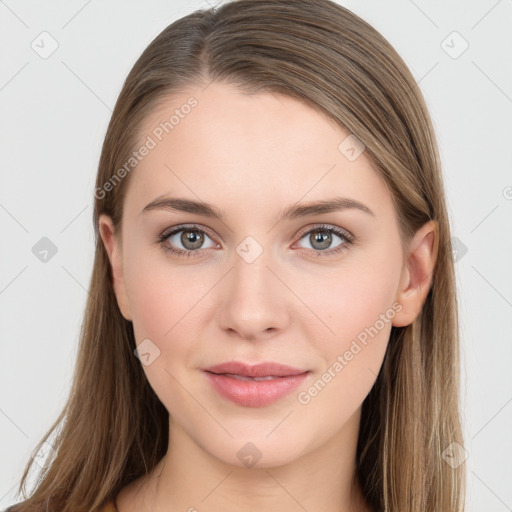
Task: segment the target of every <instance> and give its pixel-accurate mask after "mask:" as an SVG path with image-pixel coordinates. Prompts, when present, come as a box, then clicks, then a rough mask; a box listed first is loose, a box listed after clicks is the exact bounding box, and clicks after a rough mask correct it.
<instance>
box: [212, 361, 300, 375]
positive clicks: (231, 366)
mask: <svg viewBox="0 0 512 512" xmlns="http://www.w3.org/2000/svg"><path fill="white" fill-rule="evenodd" d="M204 371H207V372H211V373H230V374H233V375H244V376H246V377H269V376H273V377H289V376H292V375H300V374H301V373H305V372H307V371H308V370H300V369H299V368H294V367H293V366H288V365H286V364H281V363H274V362H264V363H258V364H247V363H243V362H241V361H228V362H226V363H220V364H216V365H215V366H210V367H208V368H204Z"/></svg>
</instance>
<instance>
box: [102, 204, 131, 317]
mask: <svg viewBox="0 0 512 512" xmlns="http://www.w3.org/2000/svg"><path fill="white" fill-rule="evenodd" d="M98 228H99V232H100V236H101V239H102V241H103V245H104V246H105V250H106V251H107V254H108V258H109V260H110V265H111V268H112V280H113V283H112V285H113V287H114V293H115V294H116V298H117V305H118V306H119V309H120V310H121V314H122V315H123V317H124V318H126V320H129V321H131V320H132V315H131V310H130V303H129V302H128V294H127V293H126V284H125V281H124V274H123V264H122V263H123V261H122V253H121V247H120V245H121V243H120V240H119V237H117V236H116V232H115V228H114V224H113V222H112V219H111V218H110V217H109V216H108V215H105V214H102V215H100V218H99V221H98Z"/></svg>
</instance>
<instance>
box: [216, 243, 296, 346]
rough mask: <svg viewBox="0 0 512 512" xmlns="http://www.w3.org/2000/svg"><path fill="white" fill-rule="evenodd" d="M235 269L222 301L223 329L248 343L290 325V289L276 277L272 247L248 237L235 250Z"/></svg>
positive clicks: (228, 281) (233, 259)
mask: <svg viewBox="0 0 512 512" xmlns="http://www.w3.org/2000/svg"><path fill="white" fill-rule="evenodd" d="M267 243H268V245H270V244H269V242H267ZM232 265H233V269H232V271H231V272H230V277H229V278H228V279H227V281H226V285H225V289H224V293H225V300H224V301H222V303H223V306H222V307H223V311H222V313H221V321H222V327H223V328H225V329H231V330H235V331H237V332H238V333H239V335H240V336H241V337H244V338H248V339H252V338H257V337H258V336H259V335H261V334H262V333H264V332H265V331H268V330H269V329H277V330H279V329H282V328H283V327H284V326H285V325H286V323H287V322H288V318H287V315H288V313H287V311H288V308H287V307H286V301H287V297H286V287H285V286H284V285H283V284H282V283H281V282H280V280H279V279H278V278H277V277H276V275H275V270H274V269H273V267H275V266H276V258H275V255H274V254H272V250H271V249H270V247H264V246H263V244H261V243H259V241H258V240H256V238H254V237H252V236H248V237H246V238H245V239H243V240H242V242H240V243H239V244H238V246H237V247H236V248H235V252H234V254H233V258H232ZM270 269H273V271H272V270H270Z"/></svg>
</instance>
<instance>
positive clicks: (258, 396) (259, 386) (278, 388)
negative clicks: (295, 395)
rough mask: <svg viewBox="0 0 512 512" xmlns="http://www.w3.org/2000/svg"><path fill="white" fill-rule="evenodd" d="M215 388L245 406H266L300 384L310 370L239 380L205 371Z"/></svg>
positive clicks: (229, 398) (224, 395)
mask: <svg viewBox="0 0 512 512" xmlns="http://www.w3.org/2000/svg"><path fill="white" fill-rule="evenodd" d="M205 373H206V375H207V376H208V379H209V380H210V383H211V384H212V386H213V387H214V389H215V390H216V391H217V392H218V393H219V394H221V395H222V396H223V397H225V398H227V399H228V400H231V401H232V402H235V404H238V405H242V406H244V407H264V406H265V405H269V404H271V403H273V402H276V401H277V400H279V399H280V398H282V397H284V396H285V395H287V394H288V393H291V392H292V391H293V390H294V389H296V388H297V387H298V386H300V385H301V384H302V383H303V382H304V380H305V379H306V377H307V376H308V375H309V373H310V372H305V373H301V374H299V375H291V376H288V377H276V378H275V379H269V380H260V381H256V380H238V379H235V378H233V377H229V376H227V375H224V374H216V373H211V372H205Z"/></svg>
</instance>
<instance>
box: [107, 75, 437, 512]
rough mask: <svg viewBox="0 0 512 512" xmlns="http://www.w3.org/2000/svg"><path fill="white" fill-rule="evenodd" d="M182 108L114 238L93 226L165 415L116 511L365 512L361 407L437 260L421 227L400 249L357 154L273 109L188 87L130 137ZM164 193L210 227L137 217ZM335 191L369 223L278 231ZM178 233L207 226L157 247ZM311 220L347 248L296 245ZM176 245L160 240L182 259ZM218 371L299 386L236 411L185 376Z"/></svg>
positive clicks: (288, 103)
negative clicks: (154, 449)
mask: <svg viewBox="0 0 512 512" xmlns="http://www.w3.org/2000/svg"><path fill="white" fill-rule="evenodd" d="M191 95H192V96H194V97H195V98H196V99H197V101H198V105H197V106H196V107H195V108H194V109H193V110H192V111H191V113H190V114H189V115H188V116H186V117H184V118H183V119H180V123H179V124H178V125H177V126H175V127H174V129H173V130H172V132H170V133H169V134H168V135H167V136H166V137H165V138H164V139H163V140H162V141H161V142H159V144H158V145H157V147H156V148H154V149H152V150H151V152H150V153H149V154H148V155H147V156H146V157H145V158H144V159H143V160H142V161H141V162H140V163H139V164H138V166H137V167H136V169H135V170H134V171H133V174H132V176H131V178H130V179H131V180H132V181H131V182H130V185H129V187H128V192H127V195H126V198H125V204H124V211H123V219H122V228H121V231H120V232H116V230H115V229H114V226H113V225H112V222H111V219H110V218H109V217H107V216H105V215H103V216H102V217H101V218H100V225H99V227H100V233H101V237H102V240H103V243H104V245H105V248H106V250H107V252H108V255H109V258H110V262H111V265H112V269H113V280H114V289H115V293H116V297H117V301H118V304H119V308H120V310H121V312H122V314H123V316H124V317H125V318H126V319H128V320H131V321H132V322H133V328H134V333H135V339H136V342H137V344H139V343H141V342H142V340H144V339H146V338H149V339H150V340H151V342H152V343H154V345H156V346H157V347H158V349H159V350H160V355H159V356H158V357H157V358H156V359H155V360H154V361H153V362H152V363H151V364H150V365H148V366H144V367H143V368H144V371H145V373H146V375H147V378H148V380H149V383H150V384H151V386H152V388H153V389H154V391H155V393H156V394H157V395H158V397H159V399H160V400H161V401H162V403H163V404H164V405H165V407H166V408H167V410H168V411H169V413H170V423H169V425H170V436H169V450H168V452H167V454H166V456H165V457H164V458H163V459H162V460H161V461H160V463H159V464H158V466H157V467H156V468H155V469H154V470H153V471H152V472H151V474H150V478H143V477H141V478H139V479H138V480H136V481H135V482H133V483H131V484H130V485H128V486H127V487H125V488H124V489H123V490H122V491H121V493H120V494H119V495H118V497H117V505H118V508H119V510H120V511H121V512H131V511H135V510H137V511H146V510H148V511H149V510H183V511H187V510H189V511H193V510H198V511H200V512H203V511H208V512H217V511H218V512H220V511H222V512H230V511H235V510H236V511H239V510H245V511H261V510H265V511H269V512H272V511H280V512H282V511H283V510H285V511H290V512H291V511H303V510H304V509H305V510H309V511H314V510H322V511H325V512H334V511H336V512H339V511H344V512H350V511H356V510H357V511H362V510H369V508H367V507H366V505H365V504H364V503H363V501H362V498H361V492H360V490H359V488H358V486H357V484H356V483H355V480H354V476H355V456H356V443H357V437H358V429H359V422H360V413H361V404H362V402H363V400H364V398H365V397H366V396H367V394H368V393H369V391H370V389H371V388H372V386H373V384H374V382H375V379H376V376H377V374H378V371H379V369H380V367H381V364H382V361H383V357H384V354H385V351H386V347H387V344H388V341H389V334H390V331H391V326H392V325H395V326H404V325H408V324H410V323H411V322H412V321H413V320H414V318H416V316H417V315H418V314H419V312H420V310H421V307H422V304H423V302H424V300H425V298H426V295H427V293H428V290H429V286H430V284H431V273H432V270H433V268H434V264H435V259H436V256H437V244H438V233H437V227H436V224H435V223H434V222H432V221H431V222H429V223H427V224H425V225H424V226H423V227H422V228H421V229H420V230H418V231H417V232H416V234H415V235H414V237H413V238H412V239H410V240H409V241H407V245H406V251H405V252H404V251H403V250H402V246H401V239H400V233H399V228H398V219H397V214H396V211H395V209H394V206H393V202H392V198H391V195H390V193H389V191H388V189H387V187H386V185H385V183H384V181H383V180H382V179H381V177H380V176H379V175H378V173H377V172H376V171H375V169H374V167H373V164H372V162H371V160H370V158H369V156H368V153H367V152H366V151H364V152H363V153H362V154H361V155H360V156H359V158H357V159H356V160H354V161H350V160H349V159H347V158H346V156H345V155H344V154H342V153H341V152H340V151H339V149H338V146H339V144H340V142H341V141H343V140H344V139H345V137H346V136H347V135H349V132H348V131H346V130H344V129H343V128H341V127H340V126H338V125H337V124H335V123H334V122H333V121H332V120H330V119H329V118H328V117H326V116H324V115H323V114H321V113H319V112H318V111H316V110H313V109H312V108H310V107H309V106H307V105H305V104H303V103H302V102H299V101H297V100H296V99H293V98H291V97H288V96H284V95H280V94H273V93H268V92H265V93H258V94H256V95H247V94H245V93H243V92H241V91H240V90H239V89H238V88H236V87H235V86H234V85H228V84H221V83H212V84H210V85H209V86H208V87H207V88H206V89H205V90H203V87H199V86H197V87H190V88H189V89H187V90H186V91H185V90H183V91H182V92H180V93H176V94H173V95H172V96H170V97H168V98H167V99H166V102H165V104H163V105H161V106H160V107H159V108H158V110H155V111H154V112H152V113H151V114H150V115H149V117H148V118H147V123H146V124H145V126H144V127H143V128H142V130H141V140H144V139H145V137H146V136H147V135H148V134H150V133H151V129H152V128H153V127H155V126H158V124H159V123H160V122H162V121H164V120H165V119H168V117H169V112H171V111H174V109H176V108H179V107H180V106H181V105H183V104H185V103H186V101H187V99H188V98H189V97H190V96H191ZM162 194H167V195H172V196H173V197H184V198H188V199H192V200H201V201H205V202H208V203H210V204H212V205H214V206H216V207H217V208H219V209H222V210H224V212H225V218H224V219H223V221H220V220H218V219H212V218H208V217H204V216H202V215H199V214H195V213H194V214H192V213H184V212H178V211H172V210H163V209H162V210H151V211H147V212H145V213H143V214H141V213H140V212H141V211H142V210H143V208H144V207H145V206H146V205H147V204H148V203H149V202H151V201H153V200H154V199H155V198H157V197H159V196H161V195H162ZM335 195H339V196H343V197H347V198H351V199H353V200H357V201H359V202H361V203H363V204H364V205H366V206H367V207H368V208H370V209H371V211H372V212H373V214H374V215H370V214H368V213H365V212H363V211H361V210H358V209H354V208H351V209H345V210H342V211H336V212H330V213H322V214H316V215H313V216H310V217H306V218H297V219H293V220H286V221H283V222H279V223H278V222H277V218H278V215H279V213H280V212H281V210H282V209H283V208H284V207H286V206H288V205H293V204H296V203H297V202H300V203H306V202H310V201H315V200H322V199H328V198H332V197H333V196H335ZM181 223H194V224H197V225H198V227H200V228H202V229H204V230H205V231H206V235H205V237H204V242H203V245H202V246H200V249H199V250H198V249H196V252H195V253H194V254H192V255H191V256H190V257H179V256H176V255H173V254H171V253H169V252H166V251H165V250H164V249H163V246H162V245H159V244H158V243H156V239H157V238H158V236H159V235H160V234H162V233H164V232H165V231H169V228H171V227H172V226H176V225H178V224H181ZM319 223H321V224H327V225H328V226H337V227H339V228H342V229H345V230H347V231H348V232H349V233H351V234H352V235H353V237H354V238H355V241H354V243H353V244H347V243H346V241H345V240H344V239H343V238H341V237H338V235H336V234H334V235H332V240H331V244H330V245H328V244H327V249H324V254H321V255H320V257H319V256H318V254H319V253H322V249H321V247H322V245H321V244H319V243H318V242H315V240H314V239H313V240H311V239H310V234H311V233H310V231H311V230H312V229H313V230H314V228H317V227H318V224H319ZM189 229H190V228H189ZM185 230H186V228H185ZM196 233H197V232H196ZM181 234H182V233H178V234H177V235H174V236H173V237H172V239H167V241H166V243H167V244H169V243H174V244H175V246H176V247H178V248H179V249H182V250H187V249H188V250H189V252H190V251H192V250H193V247H194V246H193V244H190V243H189V244H188V245H186V246H185V245H183V244H182V242H180V235H181ZM313 234H314V233H313ZM249 235H250V236H251V237H253V238H254V239H255V240H256V241H257V243H258V244H259V245H260V246H261V248H262V249H263V252H262V254H261V255H260V256H259V257H258V258H257V259H256V260H255V261H253V262H252V263H248V262H247V261H246V260H244V258H242V257H241V256H240V255H239V254H238V253H237V251H236V249H237V247H238V246H239V244H240V243H241V242H242V241H243V240H244V239H245V238H246V237H247V236H249ZM185 243H187V242H186V240H185ZM343 244H345V247H344V249H343V250H342V251H341V252H340V253H336V254H331V255H325V252H326V251H329V250H332V249H336V248H337V247H339V246H340V245H343ZM190 247H192V249H190ZM252 247H253V248H254V243H253V245H252ZM319 247H320V248H319ZM393 304H395V310H393V312H394V316H393V317H392V319H389V320H388V321H387V322H384V326H383V327H382V328H381V329H380V330H379V331H378V334H377V335H375V336H374V337H373V338H369V340H368V343H367V345H366V346H364V347H363V346H362V345H361V344H360V345H361V346H362V349H361V350H360V351H359V352H358V353H357V354H356V355H354V356H353V358H352V359H351V360H350V361H348V363H347V364H346V365H345V366H344V367H343V369H342V370H341V371H339V372H337V373H336V376H335V377H334V378H332V379H331V381H330V382H329V383H328V384H327V385H326V386H325V387H324V388H323V389H322V390H321V392H319V393H318V394H317V395H316V396H314V397H311V400H310V401H309V402H308V403H307V404H304V403H300V402H299V400H298V393H299V392H300V391H307V390H308V388H310V387H311V386H312V385H313V383H314V382H316V381H317V380H318V379H319V378H320V377H321V376H322V374H324V373H325V372H326V371H328V369H329V368H331V369H332V366H333V363H334V362H335V361H336V360H337V357H338V356H339V355H343V354H345V353H346V351H347V350H349V349H350V347H351V343H352V342H353V340H354V339H357V336H358V335H359V334H360V333H361V332H362V331H364V329H365V328H366V327H369V326H373V325H375V324H376V321H377V320H378V319H379V315H381V314H386V311H389V310H390V308H392V307H393ZM396 309H400V310H399V311H396ZM388 317H389V315H388ZM379 325H380V324H379ZM352 346H353V345H352ZM230 360H238V361H246V362H251V363H253V362H260V361H277V362H283V363H285V364H289V365H291V366H295V367H297V368H301V369H304V370H310V371H311V373H310V374H309V376H308V378H307V379H306V381H305V382H304V384H303V385H302V386H301V387H300V388H299V389H297V390H296V392H295V391H294V392H292V393H290V394H289V395H287V396H285V397H284V398H282V399H280V400H278V401H277V402H276V403H274V404H271V405H268V406H265V407H243V406H240V405H236V404H234V403H232V402H230V401H228V400H226V399H225V398H223V397H222V396H220V395H218V394H217V393H216V392H215V390H214V389H213V388H212V387H211V386H210V384H209V382H208V380H207V379H206V376H205V374H204V372H203V371H202V370H201V369H202V368H205V367H207V366H211V365H213V364H217V363H220V362H225V361H230ZM248 442H251V443H253V444H254V445H255V446H256V447H257V449H258V450H259V452H260V453H261V459H260V460H259V461H258V463H257V464H256V465H255V466H253V467H252V468H249V467H246V466H245V465H244V464H243V463H242V462H241V461H240V460H239V458H238V457H237V452H238V451H239V450H240V449H241V448H242V447H244V445H246V443H248ZM192 507H194V508H192Z"/></svg>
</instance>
